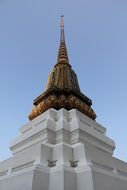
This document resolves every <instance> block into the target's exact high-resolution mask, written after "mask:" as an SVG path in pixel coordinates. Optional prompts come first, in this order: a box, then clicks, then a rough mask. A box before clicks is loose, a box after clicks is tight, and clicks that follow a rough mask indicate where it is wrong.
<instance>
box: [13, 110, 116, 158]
mask: <svg viewBox="0 0 127 190" xmlns="http://www.w3.org/2000/svg"><path fill="white" fill-rule="evenodd" d="M78 142H81V143H84V144H89V145H90V146H93V147H94V148H97V149H100V150H103V151H104V152H107V153H109V154H111V155H112V154H113V151H114V149H115V144H114V141H113V140H111V139H110V138H108V137H107V136H106V128H104V127H103V126H101V125H100V124H98V123H97V122H95V121H94V120H92V119H90V118H89V117H87V116H86V115H84V114H83V113H81V112H79V111H78V110H76V109H73V110H70V111H67V110H65V109H60V110H58V111H57V110H55V109H49V110H47V111H46V112H44V113H43V114H41V115H40V116H38V117H37V118H35V119H34V120H32V121H31V122H29V123H28V124H26V125H24V126H23V127H21V128H20V135H19V137H18V138H16V139H15V140H13V141H12V142H11V146H10V149H11V151H12V153H13V154H17V153H19V152H21V151H24V150H26V149H29V148H30V147H32V146H35V145H37V144H41V143H45V144H47V143H49V144H52V145H55V144H59V143H67V144H70V145H73V144H76V143H78Z"/></svg>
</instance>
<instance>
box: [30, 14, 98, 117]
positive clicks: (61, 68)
mask: <svg viewBox="0 0 127 190" xmlns="http://www.w3.org/2000/svg"><path fill="white" fill-rule="evenodd" d="M60 28H61V36H60V46H59V51H58V58H57V63H56V65H55V66H54V68H53V70H52V72H51V73H50V75H49V78H48V83H47V87H46V91H45V92H43V93H42V94H41V95H40V96H39V97H37V98H36V99H35V100H34V108H33V110H32V112H31V113H30V115H29V119H30V120H32V119H34V118H36V117H37V116H39V115H40V114H42V113H43V112H45V111H46V110H48V109H50V108H54V109H56V110H59V109H61V108H65V109H67V110H71V109H77V110H79V111H81V112H82V113H84V114H85V115H87V116H88V117H90V118H91V119H93V120H95V118H96V114H95V112H94V111H93V110H92V108H91V105H92V101H91V100H90V99H89V98H88V97H87V96H85V95H84V94H82V93H81V91H80V87H79V84H78V80H77V75H76V73H75V72H74V71H73V70H72V68H71V65H70V64H69V59H68V54H67V48H66V44H65V32H64V17H63V15H62V16H61V24H60Z"/></svg>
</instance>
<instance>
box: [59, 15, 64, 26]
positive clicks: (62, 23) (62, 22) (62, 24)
mask: <svg viewBox="0 0 127 190" xmlns="http://www.w3.org/2000/svg"><path fill="white" fill-rule="evenodd" d="M60 27H61V28H64V16H63V15H61V25H60Z"/></svg>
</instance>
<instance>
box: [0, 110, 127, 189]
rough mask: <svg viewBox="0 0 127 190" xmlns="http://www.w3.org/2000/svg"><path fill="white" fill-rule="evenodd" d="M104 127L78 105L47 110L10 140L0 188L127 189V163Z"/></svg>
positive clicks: (0, 165)
mask: <svg viewBox="0 0 127 190" xmlns="http://www.w3.org/2000/svg"><path fill="white" fill-rule="evenodd" d="M105 132H106V129H105V128H104V127H102V126H100V125H99V124H98V123H96V122H94V121H93V120H91V119H89V118H88V117H87V116H85V115H84V114H82V113H80V112H79V111H77V110H71V111H66V110H64V109H61V110H59V111H56V110H54V109H50V110H48V111H46V112H45V113H44V114H42V115H40V116H39V117H38V118H36V119H34V120H33V121H32V122H30V123H29V124H27V125H25V126H24V127H22V128H21V129H20V136H19V137H18V138H17V139H16V140H14V141H13V142H12V143H11V150H12V153H13V157H12V158H9V159H8V160H5V161H4V162H2V163H0V190H127V163H125V162H122V161H120V160H118V159H116V158H114V157H113V156H112V154H113V150H114V148H115V146H114V142H113V141H112V140H111V139H109V138H108V137H107V136H106V134H105Z"/></svg>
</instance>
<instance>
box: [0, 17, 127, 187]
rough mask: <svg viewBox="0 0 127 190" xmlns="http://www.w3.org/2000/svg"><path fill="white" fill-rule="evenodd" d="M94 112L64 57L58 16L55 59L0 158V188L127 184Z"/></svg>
mask: <svg viewBox="0 0 127 190" xmlns="http://www.w3.org/2000/svg"><path fill="white" fill-rule="evenodd" d="M96 117H97V116H96V113H95V112H94V110H93V109H92V101H91V99H90V98H88V97H87V96H86V95H84V94H83V93H82V92H81V90H80V87H79V83H78V79H77V75H76V73H75V72H74V70H73V69H72V66H71V65H70V63H69V59H68V54H67V48H66V44H65V33H64V20H63V16H61V36H60V47H59V51H58V58H57V62H56V64H55V66H54V68H53V70H52V72H51V73H50V75H49V79H48V83H47V87H46V90H45V91H44V92H43V93H42V94H41V95H40V96H38V97H37V98H36V99H35V100H34V108H33V110H32V112H31V113H30V114H29V120H30V122H29V123H27V124H26V125H24V126H23V127H21V128H20V130H19V132H20V134H19V136H18V137H17V138H16V139H14V140H13V141H12V142H11V145H10V149H11V151H12V154H13V156H12V157H11V158H9V159H7V160H5V161H3V162H1V163H0V190H127V163H125V162H123V161H121V160H119V159H117V158H115V157H113V152H114V149H115V143H114V141H113V140H112V139H110V138H108V137H107V136H106V128H105V127H103V126H102V125H100V124H99V123H97V122H96Z"/></svg>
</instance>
